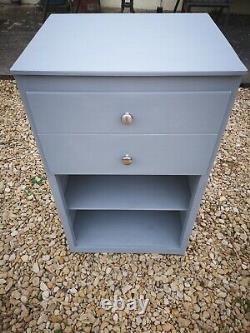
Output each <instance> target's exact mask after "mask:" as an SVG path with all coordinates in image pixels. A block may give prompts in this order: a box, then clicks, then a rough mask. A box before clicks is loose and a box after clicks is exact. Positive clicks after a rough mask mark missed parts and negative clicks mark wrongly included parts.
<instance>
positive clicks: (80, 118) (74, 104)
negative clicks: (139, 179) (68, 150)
mask: <svg viewBox="0 0 250 333" xmlns="http://www.w3.org/2000/svg"><path fill="white" fill-rule="evenodd" d="M229 98H230V92H227V91H224V92H223V91H220V92H213V91H212V92H211V91H210V92H195V91H194V92H153V93H150V92H136V93H132V92H128V93H126V92H124V93H123V92H122V93H119V92H107V93H105V92H103V93H101V92H97V93H95V92H86V93H85V92H27V99H28V103H29V105H30V109H31V112H32V118H33V120H34V122H35V126H36V130H37V132H38V133H43V134H53V133H64V134H77V133H78V134H81V133H82V134H84V133H120V134H123V133H124V134H125V133H126V134H128V133H131V134H132V133H157V134H158V133H159V134H161V133H162V134H175V133H176V134H180V133H183V134H185V133H187V134H188V133H190V134H192V133H196V134H199V133H201V134H211V133H218V132H219V129H220V125H221V123H222V120H223V117H224V115H225V112H226V110H227V106H228V101H229ZM126 112H129V113H130V114H131V115H132V116H133V121H132V123H131V124H130V125H123V124H122V122H121V116H122V115H123V114H124V113H126Z"/></svg>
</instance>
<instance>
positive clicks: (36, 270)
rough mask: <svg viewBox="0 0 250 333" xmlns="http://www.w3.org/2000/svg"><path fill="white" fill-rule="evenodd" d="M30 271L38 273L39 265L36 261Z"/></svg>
mask: <svg viewBox="0 0 250 333" xmlns="http://www.w3.org/2000/svg"><path fill="white" fill-rule="evenodd" d="M32 271H33V272H34V273H39V266H38V263H37V262H34V264H33V266H32Z"/></svg>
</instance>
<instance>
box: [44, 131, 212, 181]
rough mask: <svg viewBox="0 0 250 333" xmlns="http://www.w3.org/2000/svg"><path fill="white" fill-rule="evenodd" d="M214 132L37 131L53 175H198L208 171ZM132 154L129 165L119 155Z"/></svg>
mask: <svg viewBox="0 0 250 333" xmlns="http://www.w3.org/2000/svg"><path fill="white" fill-rule="evenodd" d="M216 140H217V135H215V134H206V135H200V134H194V135H192V134H189V135H185V134H168V135H164V134H150V135H141V134H133V135H124V134H120V135H119V134H116V135H105V134H99V135H96V134H74V135H65V134H54V135H53V134H50V135H47V134H40V135H39V141H40V143H41V147H42V150H43V153H44V156H45V159H46V160H47V163H48V167H49V169H50V170H51V171H52V172H53V173H55V174H124V175H125V174H142V175H143V174H151V175H161V174H162V175H164V174H165V175H166V174H168V175H200V174H204V173H206V172H207V170H208V168H209V166H210V160H211V157H212V153H213V150H214V148H215V144H216ZM126 154H128V155H129V156H130V157H132V164H131V165H124V164H123V161H122V158H123V157H124V156H125V155H126Z"/></svg>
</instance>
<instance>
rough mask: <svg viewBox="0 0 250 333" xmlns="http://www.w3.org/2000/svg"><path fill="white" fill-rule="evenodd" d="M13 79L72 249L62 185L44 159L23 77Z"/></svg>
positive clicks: (70, 231)
mask: <svg viewBox="0 0 250 333" xmlns="http://www.w3.org/2000/svg"><path fill="white" fill-rule="evenodd" d="M15 79H16V82H17V86H18V89H19V92H20V95H21V98H22V102H23V105H24V108H25V111H26V114H27V117H28V120H29V123H30V126H31V129H32V133H33V135H34V138H35V141H36V144H37V147H38V150H39V153H40V156H41V159H42V162H43V165H44V169H45V172H46V174H47V177H48V181H49V184H50V188H51V192H52V194H53V197H54V199H55V204H56V207H57V210H58V213H59V216H60V220H61V223H62V225H63V228H64V231H65V234H66V237H67V240H68V243H69V246H70V248H71V249H72V248H74V244H75V238H74V233H73V223H72V218H71V215H70V212H69V210H68V209H67V206H66V202H65V200H64V196H63V190H62V189H63V186H61V185H60V184H59V182H58V179H57V178H56V176H55V175H54V174H52V173H51V172H50V171H49V168H48V166H47V163H46V159H45V156H44V153H43V150H42V147H41V144H40V140H39V137H38V136H37V131H36V127H35V124H34V121H33V117H32V110H31V109H30V108H29V105H28V102H27V97H26V90H25V85H24V84H23V82H24V81H25V77H23V76H16V77H15Z"/></svg>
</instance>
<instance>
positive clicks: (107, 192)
mask: <svg viewBox="0 0 250 333" xmlns="http://www.w3.org/2000/svg"><path fill="white" fill-rule="evenodd" d="M65 196H66V202H67V205H68V208H69V209H85V210H88V209H95V210H98V209H100V210H106V209H114V210H115V209H117V210H123V209H124V210H187V209H188V206H189V199H190V191H189V186H188V177H187V176H117V175H115V176H107V175H106V176H75V175H74V176H69V179H68V186H67V189H66V193H65Z"/></svg>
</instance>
